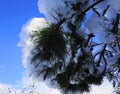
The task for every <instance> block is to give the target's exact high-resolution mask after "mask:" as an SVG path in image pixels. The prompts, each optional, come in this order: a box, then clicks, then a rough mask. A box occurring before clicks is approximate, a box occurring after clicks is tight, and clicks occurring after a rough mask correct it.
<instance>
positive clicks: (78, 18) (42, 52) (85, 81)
mask: <svg viewBox="0 0 120 94" xmlns="http://www.w3.org/2000/svg"><path fill="white" fill-rule="evenodd" d="M56 1H57V0H56ZM48 2H50V1H48ZM61 2H62V3H63V6H61V7H59V8H56V9H54V10H53V11H54V14H55V15H51V16H52V17H53V18H54V21H53V22H49V21H48V23H47V24H48V26H47V27H45V28H43V29H41V30H39V31H35V32H34V33H33V34H32V35H31V41H32V42H33V43H34V49H33V50H32V51H31V54H32V56H33V57H32V59H31V64H33V66H34V68H35V69H36V70H37V71H36V73H37V76H38V77H39V76H40V75H42V77H43V80H46V79H49V80H50V83H51V84H52V85H56V86H57V87H59V88H60V89H61V90H62V91H63V92H62V93H63V94H78V93H79V94H82V93H84V92H90V87H91V85H101V83H102V81H103V79H104V77H106V78H107V79H108V80H109V81H110V82H112V83H113V88H115V93H116V94H120V92H119V90H120V5H119V4H120V0H61ZM33 75H34V74H33Z"/></svg>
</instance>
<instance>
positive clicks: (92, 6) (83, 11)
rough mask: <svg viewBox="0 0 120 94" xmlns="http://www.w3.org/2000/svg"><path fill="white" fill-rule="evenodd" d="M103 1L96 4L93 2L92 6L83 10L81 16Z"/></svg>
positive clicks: (100, 0)
mask: <svg viewBox="0 0 120 94" xmlns="http://www.w3.org/2000/svg"><path fill="white" fill-rule="evenodd" d="M103 1H105V0H99V1H97V2H95V3H94V4H92V5H91V6H89V7H88V8H87V9H85V10H84V11H83V12H82V13H81V14H85V13H86V12H87V11H89V10H90V9H91V8H93V7H94V6H96V5H97V4H99V3H101V2H103Z"/></svg>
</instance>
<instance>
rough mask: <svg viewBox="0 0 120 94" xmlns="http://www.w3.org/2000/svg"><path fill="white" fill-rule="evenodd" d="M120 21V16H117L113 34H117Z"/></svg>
mask: <svg viewBox="0 0 120 94" xmlns="http://www.w3.org/2000/svg"><path fill="white" fill-rule="evenodd" d="M119 19H120V14H117V16H116V19H115V24H114V26H113V28H112V30H111V32H112V33H114V34H116V33H117V32H118V30H119V28H118V25H119Z"/></svg>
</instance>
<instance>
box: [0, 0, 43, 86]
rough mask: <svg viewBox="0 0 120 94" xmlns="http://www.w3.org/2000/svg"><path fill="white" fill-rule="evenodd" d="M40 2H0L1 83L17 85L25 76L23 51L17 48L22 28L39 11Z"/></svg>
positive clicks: (29, 0)
mask: <svg viewBox="0 0 120 94" xmlns="http://www.w3.org/2000/svg"><path fill="white" fill-rule="evenodd" d="M37 2H38V0H0V12H1V13H0V83H6V84H15V83H16V81H17V80H20V79H21V77H22V76H23V72H24V68H23V66H22V63H21V49H20V48H19V47H17V43H18V41H19V40H20V39H19V33H20V31H21V28H22V26H23V25H24V24H25V23H26V22H27V21H28V20H29V19H31V18H33V17H41V16H43V15H42V14H40V12H39V11H38V7H37Z"/></svg>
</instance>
